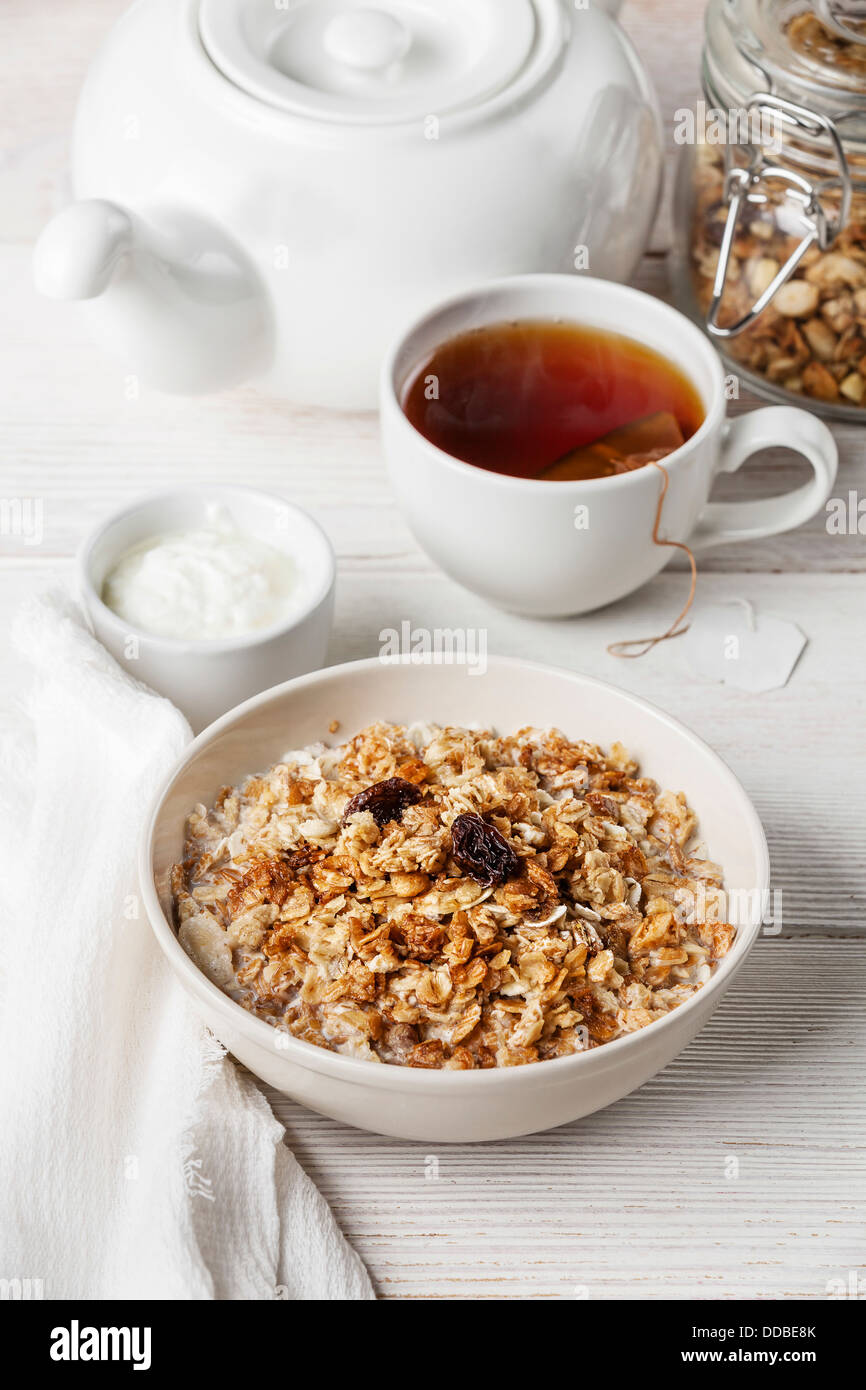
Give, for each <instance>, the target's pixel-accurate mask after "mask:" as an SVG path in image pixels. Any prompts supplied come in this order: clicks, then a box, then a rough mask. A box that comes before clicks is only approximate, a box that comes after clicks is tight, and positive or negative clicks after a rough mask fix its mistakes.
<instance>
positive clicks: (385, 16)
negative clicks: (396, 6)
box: [324, 9, 412, 72]
mask: <svg viewBox="0 0 866 1390" xmlns="http://www.w3.org/2000/svg"><path fill="white" fill-rule="evenodd" d="M324 43H325V49H326V50H327V52H328V54H329V56H330V57H331V58H333V59H335V60H336V62H338V63H345V64H346V66H347V67H351V68H357V69H359V70H362V71H365V72H377V71H381V70H382V69H383V68H389V67H391V66H392V65H393V64H394V63H399V62H402V60H403V59H404V58H405V57H406V54H407V53H408V52H409V49H410V48H411V46H412V35H411V34H410V32H409V30H408V28H407V27H406V25H405V24H402V23H401V22H400V20H399V19H398V18H397V16H396V15H395V14H389V13H388V12H387V11H386V10H374V9H362V10H361V9H359V10H345V11H344V12H343V13H342V14H338V15H335V16H334V18H333V19H332V20H331V22H330V24H329V25H328V27H327V29H326V30H325V34H324Z"/></svg>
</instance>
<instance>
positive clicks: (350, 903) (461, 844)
mask: <svg viewBox="0 0 866 1390" xmlns="http://www.w3.org/2000/svg"><path fill="white" fill-rule="evenodd" d="M393 779H399V782H398V781H395V780H393ZM383 783H387V784H388V786H387V787H386V788H385V789H384V790H380V789H379V788H380V784H383ZM403 785H407V786H409V787H410V788H411V789H414V793H405V792H404V793H402V794H400V795H398V794H397V793H398V792H399V789H400V787H401V786H403ZM371 788H376V789H377V790H376V791H375V792H373V793H372V794H371V795H369V796H364V795H360V794H361V793H367V792H368V791H369V790H370V789H371ZM350 803H352V804H350ZM374 812H375V813H376V814H374ZM695 829H696V820H695V816H694V814H693V813H692V811H691V810H690V809H689V807H688V805H687V803H686V801H685V798H684V796H683V795H682V793H679V792H677V793H674V792H670V791H660V789H659V787H658V786H657V785H656V783H655V782H652V781H650V780H649V779H648V778H645V777H640V776H639V774H638V767H637V765H636V763H634V762H633V761H632V760H631V759H630V758H629V756H628V754H627V753H626V752H625V750H624V749H623V748H622V747H621V746H620V745H618V744H615V745H614V746H613V748H612V750H611V751H610V753H609V754H605V753H604V752H602V750H601V749H600V748H598V747H595V746H594V745H593V744H590V743H584V742H570V741H569V740H568V739H566V738H565V737H564V736H563V735H562V734H561V733H559V732H558V731H557V730H550V731H547V732H543V731H541V730H538V729H531V728H527V729H522V730H520V732H519V733H517V734H514V735H509V736H506V737H496V736H495V735H494V734H493V733H491V732H489V731H481V730H470V729H464V728H439V727H437V726H435V725H413V726H412V727H411V728H409V729H406V728H403V727H398V726H395V725H391V724H384V723H380V724H374V725H371V726H370V727H369V728H367V729H364V730H363V731H362V732H361V733H359V734H358V735H356V737H354V738H352V739H351V740H349V741H348V742H347V743H345V744H343V745H342V746H340V747H337V748H327V747H325V745H324V744H320V745H316V746H314V747H311V748H308V749H305V750H303V751H300V752H295V753H291V754H289V755H287V756H286V758H285V759H284V760H283V761H282V762H280V763H277V764H276V766H274V767H272V768H271V769H270V770H269V771H268V772H266V773H264V774H263V775H262V776H254V777H250V778H249V779H248V780H247V781H245V782H244V783H243V784H242V785H241V786H239V787H237V788H229V787H226V788H225V789H224V790H223V791H222V792H221V793H220V795H219V796H218V797H217V800H216V803H215V805H214V806H213V808H212V809H210V810H207V809H206V808H205V807H204V806H197V807H196V808H195V809H194V811H193V812H192V814H191V815H190V817H189V820H188V822H187V827H186V844H185V851H184V861H183V863H182V864H178V865H176V866H175V868H174V870H173V876H172V890H173V895H174V901H175V907H176V915H177V926H178V934H179V938H180V941H181V943H182V945H183V946H184V948H185V949H186V950H187V952H188V953H189V954H190V955H191V956H192V958H193V959H194V960H195V961H196V962H197V963H198V965H199V966H200V968H201V969H202V970H204V971H205V973H206V974H207V975H208V976H209V977H210V979H211V980H213V981H214V982H215V983H216V984H217V985H219V986H220V988H222V989H223V990H224V991H225V992H226V993H227V994H228V995H229V996H230V997H231V998H232V999H234V1000H236V1001H237V1002H238V1003H239V1004H241V1005H242V1006H243V1007H244V1008H246V1009H248V1010H250V1012H252V1013H254V1014H256V1015H258V1016H259V1017H260V1018H263V1019H266V1020H267V1021H268V1022H269V1023H271V1024H273V1025H274V1026H275V1027H276V1028H278V1029H282V1030H287V1031H289V1032H291V1033H292V1034H293V1035H294V1036H295V1037H297V1038H302V1039H304V1040H305V1041H307V1042H311V1043H316V1044H317V1045H319V1046H321V1047H326V1048H330V1049H332V1050H333V1051H336V1052H340V1053H344V1054H346V1055H349V1056H353V1057H362V1058H367V1059H369V1060H370V1061H373V1062H386V1063H394V1064H398V1065H404V1066H405V1065H408V1066H412V1067H432V1068H440V1067H446V1068H452V1069H468V1068H473V1067H494V1066H518V1065H522V1064H523V1063H526V1062H537V1061H543V1060H546V1059H548V1058H553V1057H561V1056H565V1055H568V1054H571V1053H574V1052H581V1051H586V1050H588V1049H590V1048H594V1047H598V1046H599V1045H600V1044H602V1043H605V1042H609V1041H610V1040H611V1039H612V1038H616V1037H619V1036H620V1035H622V1034H625V1033H631V1032H634V1031H635V1030H636V1029H638V1028H643V1027H645V1026H646V1025H647V1024H649V1023H652V1022H653V1021H654V1020H655V1019H658V1018H662V1017H663V1016H664V1015H665V1014H666V1013H668V1012H669V1011H670V1010H671V1009H673V1008H675V1007H676V1005H678V1004H680V1003H682V1001H683V1000H684V999H687V998H689V997H690V996H691V995H692V994H694V993H695V991H696V990H698V989H699V988H700V987H701V985H703V984H704V983H705V982H706V981H707V980H708V979H709V977H710V974H711V972H712V970H713V968H714V965H715V962H716V961H718V960H719V959H720V957H722V956H723V955H725V953H726V952H727V951H728V949H729V947H730V945H731V942H732V941H733V938H734V934H735V932H734V928H733V927H732V926H730V925H728V924H727V923H726V922H724V921H723V920H722V916H723V913H722V907H721V904H722V902H723V900H724V897H723V894H722V891H721V883H722V874H721V869H720V868H719V866H718V865H716V864H713V863H711V862H710V861H709V860H707V859H705V858H703V857H699V854H698V852H697V851H696V849H695V847H694V845H693V840H694V832H695ZM458 830H459V832H460V833H459V834H458Z"/></svg>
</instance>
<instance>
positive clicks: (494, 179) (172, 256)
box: [34, 0, 662, 409]
mask: <svg viewBox="0 0 866 1390" xmlns="http://www.w3.org/2000/svg"><path fill="white" fill-rule="evenodd" d="M661 166H662V136H661V126H660V122H659V119H658V113H657V108H656V104H655V99H654V97H653V94H652V90H651V87H650V85H649V83H648V81H647V79H646V77H645V75H644V73H643V70H642V68H641V66H640V63H639V61H638V59H637V57H636V56H635V54H634V52H633V50H632V48H631V46H630V44H629V42H628V40H627V39H626V38H625V36H624V35H623V33H622V32H621V30H620V29H619V27H618V26H617V24H616V23H615V22H614V20H613V19H611V18H610V17H609V16H608V15H607V14H606V13H604V10H603V8H602V9H600V8H599V7H598V6H597V5H595V4H592V3H589V4H588V5H587V0H365V3H359V0H138V3H136V4H134V5H133V6H132V8H131V9H130V10H129V11H128V12H127V13H126V14H125V15H124V16H123V17H122V18H121V20H120V21H119V22H118V24H117V25H116V26H115V28H114V30H113V31H112V33H111V34H110V36H109V37H108V39H107V41H106V43H105V45H104V47H103V49H102V51H101V53H100V54H99V56H98V58H97V60H96V62H95V63H94V65H93V67H92V69H91V71H90V73H89V74H88V77H87V80H86V82H85V85H84V89H83V91H82V95H81V100H80V104H79V108H78V114H77V119H76V126H75V135H74V144H73V181H74V189H75V195H76V198H77V199H78V200H79V201H77V202H75V203H73V204H72V205H71V206H70V207H68V208H66V209H65V210H64V211H62V212H61V213H60V214H59V215H58V216H57V217H55V219H54V220H53V222H51V224H50V225H49V226H48V227H47V228H46V229H45V231H44V232H43V234H42V236H41V237H40V239H39V242H38V243H37V247H36V251H35V260H34V269H35V278H36V283H37V286H38V287H39V289H40V290H42V291H43V292H44V293H45V294H48V295H51V296H53V297H55V298H57V299H80V300H87V301H90V302H89V305H88V309H89V312H90V313H91V314H92V315H93V317H94V319H95V320H96V324H95V327H96V329H97V332H98V334H99V335H100V336H103V337H104V338H105V339H106V340H107V342H108V343H109V345H110V346H111V347H112V348H113V349H114V350H115V351H116V352H117V353H118V355H119V356H120V357H121V358H122V359H123V361H124V362H125V363H126V364H127V366H128V370H130V371H131V372H134V373H136V374H138V375H139V376H140V377H141V379H142V380H144V381H148V382H150V383H152V384H153V385H156V386H158V387H161V388H163V389H166V390H169V391H177V392H181V393H193V392H201V391H212V390H219V389H222V388H224V387H228V386H232V385H235V384H238V383H240V382H243V381H254V382H256V383H257V384H259V385H261V387H262V388H263V389H264V390H267V391H269V392H271V393H273V394H277V395H280V396H285V397H287V398H289V399H291V400H293V401H297V402H302V403H306V404H312V405H324V406H330V407H337V408H344V409H353V408H364V407H368V406H373V405H374V404H375V401H376V387H377V376H378V370H379V364H380V361H381V358H382V356H383V353H384V349H385V347H386V344H387V343H388V341H389V339H391V338H392V337H393V336H394V335H395V334H396V333H397V332H398V331H399V330H400V328H401V327H402V326H403V325H404V324H405V323H406V322H407V321H408V320H409V319H411V318H412V317H414V316H416V315H418V314H419V313H420V312H421V311H422V310H423V309H424V308H426V307H427V306H428V305H429V304H431V303H433V302H435V301H436V300H438V299H441V298H444V297H446V296H447V295H449V294H452V293H456V292H459V291H460V290H462V289H463V288H465V287H467V286H469V285H471V284H472V283H474V282H477V281H479V280H489V279H493V278H496V277H498V276H503V275H511V274H520V273H523V272H528V271H544V270H550V271H556V270H575V269H578V270H580V269H586V270H587V271H588V272H589V273H590V274H592V275H598V276H603V277H605V278H609V279H615V280H624V279H627V278H628V277H629V276H630V275H631V274H632V272H633V270H634V268H635V266H636V264H637V262H638V260H639V258H640V256H641V254H642V252H643V251H644V249H645V245H646V241H647V238H648V236H649V232H650V228H651V225H652V221H653V218H654V215H655V209H656V204H657V199H658V192H659V187H660V181H661Z"/></svg>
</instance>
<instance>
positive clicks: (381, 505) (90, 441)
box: [0, 245, 866, 573]
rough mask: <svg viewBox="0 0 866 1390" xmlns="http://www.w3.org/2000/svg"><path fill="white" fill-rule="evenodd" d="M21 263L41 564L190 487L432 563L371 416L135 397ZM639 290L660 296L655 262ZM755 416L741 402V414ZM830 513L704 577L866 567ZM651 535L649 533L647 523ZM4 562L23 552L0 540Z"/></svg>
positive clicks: (846, 437) (18, 316) (1, 388)
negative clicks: (258, 501) (403, 505)
mask: <svg viewBox="0 0 866 1390" xmlns="http://www.w3.org/2000/svg"><path fill="white" fill-rule="evenodd" d="M29 258H30V253H29V250H28V249H26V248H24V247H19V246H5V247H4V246H2V245H0V298H2V300H3V302H4V303H5V304H6V306H7V307H6V312H7V319H6V324H7V327H6V331H5V333H4V335H3V340H2V343H0V401H2V408H3V415H4V431H3V442H2V459H3V463H2V495H3V496H5V497H9V496H13V497H15V496H17V497H39V498H41V499H42V500H43V503H44V508H45V537H44V542H43V547H44V553H46V554H50V555H59V556H63V555H70V554H72V553H74V551H75V550H76V549H77V547H78V545H79V543H80V541H81V538H82V536H83V534H84V533H85V532H86V531H87V530H88V529H90V527H92V526H94V525H95V524H96V523H97V521H98V520H99V518H100V517H101V516H102V515H104V514H105V513H106V512H107V511H109V510H110V509H111V508H113V507H115V506H118V505H119V504H121V503H122V502H123V501H125V500H127V499H132V498H134V497H136V496H138V495H140V494H141V493H143V492H145V491H149V490H155V489H158V488H172V487H175V486H176V485H177V481H178V477H179V470H181V472H182V476H183V478H184V480H185V481H186V482H196V481H200V482H201V483H202V484H203V485H207V483H208V482H214V483H221V482H225V483H227V482H236V481H238V480H239V479H243V480H244V481H245V482H247V483H250V484H252V485H256V486H260V487H263V488H267V489H271V490H273V491H276V492H278V493H282V494H284V495H286V496H288V497H290V498H292V499H293V500H295V501H297V502H299V503H300V504H301V505H303V506H306V507H310V508H312V509H313V510H315V511H318V512H320V513H321V515H322V517H323V519H324V520H325V521H326V523H327V524H328V525H329V526H330V528H331V530H332V531H333V533H334V536H335V539H336V543H337V545H338V548H339V550H340V552H341V553H344V554H356V555H357V554H371V555H375V556H376V557H377V558H378V559H379V560H385V559H387V560H388V562H389V564H392V565H394V566H402V565H403V564H404V563H409V564H411V566H412V567H413V568H415V569H417V570H418V571H419V572H421V571H427V572H430V571H431V566H430V565H429V562H428V561H427V560H426V558H425V557H424V556H423V555H422V554H421V552H420V551H419V550H418V548H417V546H416V545H415V542H414V541H413V539H412V537H411V535H410V534H409V531H408V529H407V528H406V526H405V525H404V523H403V521H402V518H401V517H400V516H399V514H398V513H397V510H396V508H395V505H394V502H393V500H392V496H391V491H390V487H389V484H388V481H387V478H386V475H385V469H384V463H383V460H382V457H381V450H380V445H379V436H378V426H377V423H376V419H375V416H374V415H372V414H364V415H346V414H339V413H329V412H325V411H315V410H299V409H292V408H291V407H289V406H287V405H286V404H285V403H283V402H280V401H277V400H273V399H269V398H267V397H264V396H262V395H261V394H259V393H257V392H255V391H254V390H252V389H243V390H239V391H234V392H227V393H223V394H221V395H217V396H210V397H206V398H190V397H173V396H166V395H162V394H159V393H156V392H150V391H147V390H144V389H142V391H141V393H140V394H135V393H133V395H132V396H131V397H130V395H129V392H130V390H131V389H132V388H131V387H130V383H129V381H128V380H127V377H126V375H125V373H124V370H123V368H122V367H121V366H119V365H118V364H117V363H114V362H112V361H110V360H109V359H107V358H106V357H105V356H104V355H103V353H102V351H101V350H100V349H99V348H97V347H95V346H93V345H92V344H91V343H90V342H89V341H88V339H87V336H86V331H85V323H84V320H83V318H82V317H81V315H80V312H79V311H78V309H77V308H76V306H72V305H67V304H54V303H49V302H48V301H46V300H44V299H41V298H40V297H39V296H38V295H37V294H36V292H35V290H34V289H33V287H32V284H31V280H30V268H29ZM646 266H647V269H646V274H645V275H644V277H643V283H645V284H646V286H647V288H650V289H652V290H653V291H656V292H658V291H663V290H664V281H663V279H662V278H661V277H662V276H663V274H664V272H663V269H660V268H659V266H658V264H657V263H655V262H653V261H648V262H647V263H646ZM747 404H748V401H747V399H746V398H745V397H744V399H743V401H742V402H740V403H739V405H738V408H745V406H746V405H747ZM838 438H839V441H840V447H841V449H842V455H843V461H842V466H841V471H840V475H839V481H838V484H837V487H836V495H838V496H841V497H847V495H848V492H849V491H850V490H852V489H855V490H856V489H862V488H863V484H864V477H866V474H864V468H866V463H864V458H863V452H862V448H861V447H860V431H859V429H848V430H840V431H838ZM807 474H808V468H807V466H806V465H805V464H803V462H802V461H801V460H794V459H793V458H792V456H791V455H786V454H784V453H781V452H780V451H774V452H773V453H772V454H769V455H765V456H763V457H762V458H761V459H759V460H757V461H756V462H755V463H751V464H749V465H747V466H746V467H744V468H743V469H742V470H741V471H740V472H739V473H738V474H737V475H736V477H728V478H725V479H724V480H720V483H719V484H718V487H717V495H718V496H720V497H736V498H738V499H742V500H751V499H754V498H757V497H763V496H770V495H773V494H774V493H778V492H784V491H789V490H790V489H791V488H792V487H794V486H796V485H799V483H800V482H802V481H803V480H804V478H805V477H806V476H807ZM826 522H827V518H826V514H825V513H823V512H822V513H820V514H819V515H817V516H816V517H814V518H813V519H812V520H811V521H810V522H809V523H808V525H807V526H805V527H802V528H801V529H800V530H799V531H797V532H796V533H793V534H789V535H787V536H780V537H775V538H773V539H771V540H769V541H766V542H761V543H759V544H752V545H740V546H730V547H727V548H723V549H720V550H718V551H713V552H711V553H710V554H709V555H708V556H707V557H706V559H705V560H704V562H703V565H704V568H705V569H707V570H719V571H727V572H733V571H738V572H759V571H762V570H789V571H807V570H811V571H815V570H822V571H826V572H830V573H837V572H846V571H862V570H864V569H866V537H864V536H862V535H859V534H855V535H853V536H852V535H847V534H846V535H841V536H833V537H828V535H827V530H826ZM648 524H649V523H648ZM0 546H2V553H6V554H9V553H15V552H16V550H17V551H18V552H19V553H22V554H26V553H27V550H28V549H29V547H28V546H26V545H24V544H23V543H22V544H19V545H16V543H15V540H14V538H9V537H3V538H0Z"/></svg>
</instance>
